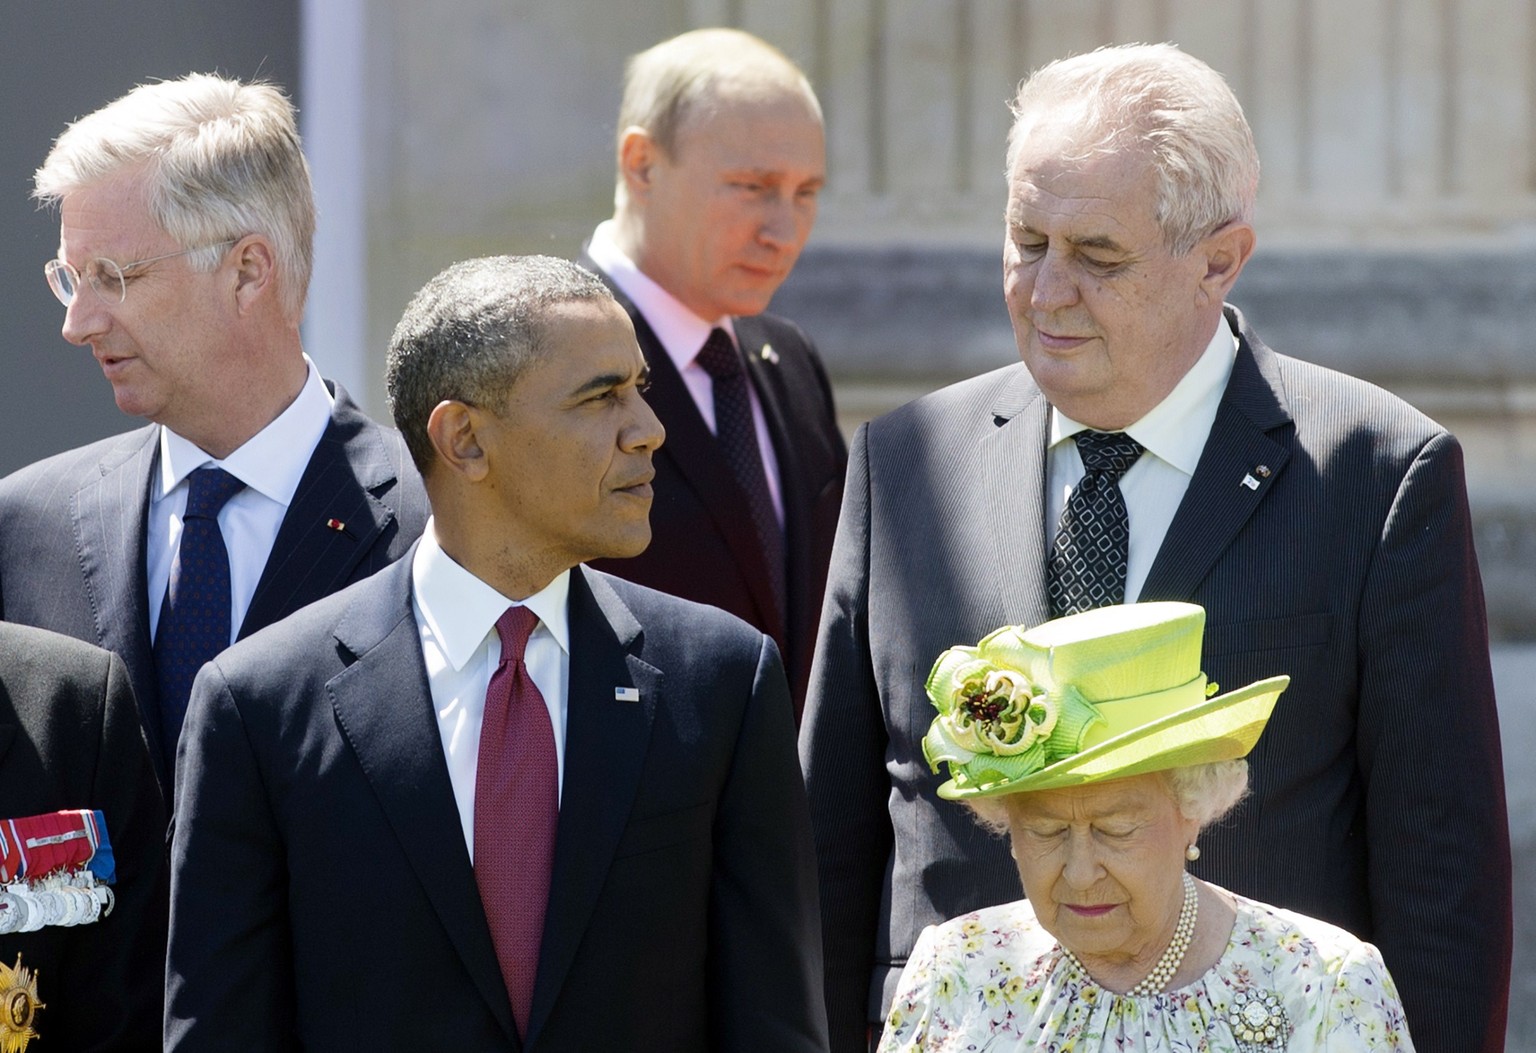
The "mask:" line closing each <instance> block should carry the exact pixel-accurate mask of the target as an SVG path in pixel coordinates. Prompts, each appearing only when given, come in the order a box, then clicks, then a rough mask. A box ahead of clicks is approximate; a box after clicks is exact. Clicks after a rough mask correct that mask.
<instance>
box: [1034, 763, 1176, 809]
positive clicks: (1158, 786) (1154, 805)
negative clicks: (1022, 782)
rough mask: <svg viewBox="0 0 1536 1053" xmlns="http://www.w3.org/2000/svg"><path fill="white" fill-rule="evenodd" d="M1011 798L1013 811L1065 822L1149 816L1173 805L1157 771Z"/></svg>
mask: <svg viewBox="0 0 1536 1053" xmlns="http://www.w3.org/2000/svg"><path fill="white" fill-rule="evenodd" d="M1007 800H1008V809H1009V811H1010V812H1011V813H1012V814H1013V815H1015V816H1016V817H1018V818H1021V819H1029V818H1038V819H1056V820H1063V821H1067V820H1074V819H1086V820H1090V821H1091V820H1095V819H1109V818H1113V817H1118V816H1145V815H1150V814H1154V813H1158V812H1161V811H1164V810H1166V809H1167V808H1169V807H1170V806H1171V805H1172V804H1173V798H1172V796H1171V795H1170V794H1169V793H1168V787H1167V784H1166V783H1165V782H1164V780H1163V778H1162V777H1161V776H1160V775H1158V774H1156V773H1153V774H1149V775H1137V776H1133V777H1131V778H1128V779H1113V780H1111V781H1109V782H1100V783H1090V784H1088V785H1086V786H1073V787H1070V788H1067V789H1058V790H1035V791H1033V792H1030V793H1021V794H1015V795H1013V796H1011V797H1009V798H1008V799H1007Z"/></svg>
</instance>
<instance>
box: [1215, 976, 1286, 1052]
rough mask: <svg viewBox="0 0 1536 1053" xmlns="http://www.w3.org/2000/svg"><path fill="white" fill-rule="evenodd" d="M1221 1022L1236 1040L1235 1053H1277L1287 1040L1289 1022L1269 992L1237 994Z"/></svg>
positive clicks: (1239, 992)
mask: <svg viewBox="0 0 1536 1053" xmlns="http://www.w3.org/2000/svg"><path fill="white" fill-rule="evenodd" d="M1225 1020H1226V1021H1227V1026H1228V1027H1230V1028H1231V1029H1232V1035H1233V1037H1234V1038H1236V1039H1237V1048H1238V1053H1279V1051H1280V1050H1283V1049H1284V1048H1285V1045H1286V1043H1287V1042H1289V1041H1290V1038H1291V1022H1290V1019H1289V1018H1288V1017H1286V1015H1285V1009H1284V1007H1282V1006H1281V1005H1280V997H1279V996H1278V995H1276V994H1274V993H1273V992H1271V991H1266V992H1263V993H1259V992H1250V991H1238V992H1237V993H1236V994H1235V995H1233V997H1232V1007H1231V1008H1230V1009H1228V1010H1227V1013H1226V1017H1225Z"/></svg>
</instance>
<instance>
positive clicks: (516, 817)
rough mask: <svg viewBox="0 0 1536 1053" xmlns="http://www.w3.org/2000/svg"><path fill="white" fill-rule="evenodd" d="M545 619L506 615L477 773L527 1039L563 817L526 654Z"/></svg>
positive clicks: (509, 976)
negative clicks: (560, 820) (556, 840)
mask: <svg viewBox="0 0 1536 1053" xmlns="http://www.w3.org/2000/svg"><path fill="white" fill-rule="evenodd" d="M538 623H539V619H538V616H537V615H536V614H534V613H533V612H532V611H530V610H529V609H528V608H527V607H509V608H508V609H507V612H506V613H505V614H503V615H502V616H501V617H500V618H499V619H497V622H496V632H497V634H498V635H499V636H500V637H501V662H500V664H498V665H497V666H496V671H495V672H494V673H492V674H491V682H490V685H489V686H488V687H487V688H486V690H485V720H484V722H483V723H482V724H481V727H480V751H479V760H478V762H477V764H478V767H477V769H476V774H475V882H476V883H477V884H478V885H479V886H480V902H481V904H482V905H483V906H484V907H485V918H486V921H487V922H488V923H489V924H490V929H491V942H492V943H493V944H495V946H496V958H497V961H498V962H499V963H500V965H501V976H502V980H503V981H504V982H505V983H506V985H507V996H508V999H509V1000H510V1001H511V1003H512V1013H513V1015H514V1016H515V1017H516V1018H517V1028H518V1032H519V1034H521V1035H523V1037H524V1038H526V1037H527V1031H528V1012H529V1009H530V1007H531V1006H532V1005H533V982H534V979H535V975H536V973H537V971H538V965H539V942H540V940H541V939H542V938H543V935H544V908H545V905H546V903H547V902H548V900H549V876H550V865H551V862H552V861H553V859H554V854H555V826H556V823H557V822H558V819H559V814H560V792H559V783H558V769H557V761H556V758H555V734H554V729H553V728H552V727H551V726H550V723H549V710H548V709H546V708H545V706H544V696H543V695H541V694H540V693H539V689H538V686H537V685H535V684H534V682H533V679H532V678H531V677H530V676H529V675H528V665H527V663H526V662H525V661H524V660H523V650H524V648H526V647H527V646H528V637H529V636H530V635H532V633H533V630H534V627H535V626H537V625H538Z"/></svg>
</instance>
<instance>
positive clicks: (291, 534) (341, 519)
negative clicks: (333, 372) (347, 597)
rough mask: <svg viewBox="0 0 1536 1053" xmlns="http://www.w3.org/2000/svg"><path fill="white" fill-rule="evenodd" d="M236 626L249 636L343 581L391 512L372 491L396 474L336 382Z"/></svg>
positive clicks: (373, 430)
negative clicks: (324, 420) (327, 419)
mask: <svg viewBox="0 0 1536 1053" xmlns="http://www.w3.org/2000/svg"><path fill="white" fill-rule="evenodd" d="M335 395H336V404H335V406H334V408H333V409H332V412H331V423H330V424H329V425H328V426H327V427H326V429H325V433H324V434H323V435H322V436H321V438H320V443H319V445H318V446H316V447H315V452H314V453H313V454H312V455H311V456H310V459H309V464H308V465H307V466H306V467H305V469H304V474H303V476H302V477H301V478H300V480H299V487H298V489H297V490H295V491H294V495H293V501H292V503H291V504H290V505H289V506H288V512H287V514H286V515H285V516H284V517H283V522H282V525H281V526H280V527H279V528H278V532H277V539H276V541H275V542H274V543H273V545H272V555H271V556H270V557H269V558H268V560H267V565H266V566H265V567H264V568H262V573H261V580H260V581H258V582H257V584H256V592H255V593H254V594H253V595H252V597H251V605H250V608H249V609H248V610H247V612H246V615H245V621H244V622H243V623H241V626H240V638H242V639H243V638H244V637H246V636H249V635H250V634H251V633H253V632H255V631H256V630H257V629H261V628H263V627H265V626H267V625H270V624H271V623H273V622H275V621H277V620H278V619H280V618H283V617H285V616H287V615H288V614H291V613H292V612H294V611H296V610H298V609H299V608H300V607H303V606H304V605H306V604H309V603H313V602H314V601H315V600H318V599H321V598H322V597H325V596H328V595H330V594H331V593H332V592H335V591H336V590H337V589H339V588H340V587H341V586H342V585H344V584H346V582H347V580H348V578H349V576H350V575H351V573H352V571H353V569H354V568H355V567H356V566H357V564H358V562H359V561H360V560H361V559H362V558H363V556H364V555H365V554H366V553H367V552H368V550H369V549H370V548H371V547H372V546H373V543H374V541H375V540H376V539H377V538H378V536H379V534H380V532H382V531H383V530H384V529H385V527H387V526H388V525H389V523H390V522H391V521H392V520H393V518H394V512H393V511H391V510H390V509H389V508H388V507H387V506H386V505H385V504H384V503H383V502H381V501H380V500H379V499H378V498H376V497H375V496H374V495H373V492H372V491H375V490H377V489H378V488H380V487H382V486H386V485H388V484H389V483H391V482H393V481H394V479H395V475H396V472H395V466H394V463H393V462H392V461H391V460H390V459H389V454H388V452H387V450H386V449H385V446H384V443H383V440H382V439H381V438H380V435H379V429H378V425H376V424H374V423H373V421H371V420H369V419H368V418H367V417H366V416H364V415H363V413H362V411H361V410H359V409H358V408H357V406H356V405H355V404H354V403H353V402H352V400H351V399H350V398H348V397H347V393H346V392H345V391H344V390H342V389H341V388H340V387H337V388H336V389H335Z"/></svg>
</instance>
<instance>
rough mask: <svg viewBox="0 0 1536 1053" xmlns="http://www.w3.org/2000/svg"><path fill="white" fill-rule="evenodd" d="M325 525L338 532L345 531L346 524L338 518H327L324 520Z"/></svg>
mask: <svg viewBox="0 0 1536 1053" xmlns="http://www.w3.org/2000/svg"><path fill="white" fill-rule="evenodd" d="M325 525H326V526H328V527H330V528H331V529H332V530H335V531H338V532H340V533H345V532H346V529H347V524H345V523H343V522H342V521H341V520H339V519H327V520H326V521H325Z"/></svg>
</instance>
